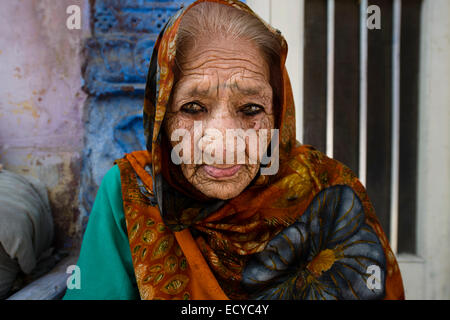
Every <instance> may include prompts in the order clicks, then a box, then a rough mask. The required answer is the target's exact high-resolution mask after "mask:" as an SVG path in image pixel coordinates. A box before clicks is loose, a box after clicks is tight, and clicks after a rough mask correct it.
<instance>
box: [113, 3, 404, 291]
mask: <svg viewBox="0 0 450 320" xmlns="http://www.w3.org/2000/svg"><path fill="white" fill-rule="evenodd" d="M201 2H216V3H220V4H222V5H228V6H233V7H235V8H237V9H239V10H243V11H245V12H247V13H249V14H251V15H255V14H254V13H253V12H252V11H251V10H250V9H249V8H248V7H247V6H246V5H245V4H243V3H241V2H239V1H234V0H199V1H196V2H195V3H193V4H192V5H191V6H189V7H187V8H182V9H181V10H180V11H179V12H178V13H177V14H175V15H174V16H173V17H172V18H171V19H170V20H169V21H168V23H167V24H166V26H165V27H164V29H163V30H162V32H161V34H160V35H159V37H158V39H157V42H156V44H155V48H154V52H153V56H152V59H151V63H150V68H149V73H148V79H147V87H146V92H145V103H144V127H145V132H146V136H147V150H145V151H136V152H132V153H130V154H126V155H125V157H124V158H123V159H119V160H116V163H117V164H118V166H119V168H120V173H121V183H122V195H123V201H124V212H125V218H126V223H127V231H128V237H129V242H130V249H131V253H132V258H133V265H134V269H135V274H136V280H137V284H138V288H139V292H140V295H141V298H142V299H403V298H404V292H403V285H402V279H401V275H400V271H399V267H398V264H397V261H396V259H395V257H394V255H393V253H392V251H391V249H390V247H389V243H388V241H387V239H386V236H385V234H384V232H383V231H382V229H381V227H380V223H379V221H378V219H377V217H376V215H375V212H374V209H373V206H372V204H371V203H370V201H369V198H368V196H367V194H366V191H365V189H364V187H363V186H362V185H361V183H360V182H359V181H358V179H357V177H356V176H355V175H354V174H353V173H352V172H351V170H350V169H348V168H347V167H345V166H344V165H342V164H341V163H339V162H338V161H335V160H333V159H330V158H328V157H326V156H325V155H324V154H322V153H321V152H319V151H317V150H315V149H314V148H313V147H311V146H306V145H300V144H299V143H297V142H296V140H295V112H294V111H295V108H294V103H293V97H292V92H291V86H290V82H289V77H288V74H287V71H286V69H285V66H284V63H285V59H286V56H287V44H286V41H285V40H284V38H283V37H282V36H281V34H280V33H279V32H278V31H277V30H275V29H273V28H272V27H271V26H269V25H267V24H265V23H264V21H263V20H261V21H262V22H263V23H264V24H265V25H266V27H267V28H268V30H270V32H272V33H273V34H274V36H275V37H276V38H277V39H279V41H280V43H281V48H282V49H281V50H282V52H281V57H282V58H281V61H280V70H282V74H281V78H282V89H281V92H279V93H278V94H279V96H280V104H281V105H279V106H276V108H277V112H278V119H279V120H278V122H279V123H278V124H277V128H278V129H279V144H278V145H279V155H280V168H279V171H278V173H277V174H275V175H273V176H263V175H259V176H257V178H255V179H254V181H252V183H251V184H250V185H249V186H248V187H247V188H246V189H245V190H244V191H243V192H242V193H241V194H240V195H239V196H237V197H235V198H233V199H231V200H228V201H222V200H217V199H208V198H207V197H205V196H204V195H203V194H201V193H200V192H199V191H197V190H196V189H195V188H194V187H193V186H192V185H190V184H189V183H188V182H187V181H186V179H185V178H184V177H183V175H182V173H181V170H180V168H179V167H178V166H176V165H174V164H173V163H172V162H171V161H170V158H169V154H170V147H169V144H168V141H167V139H166V138H165V137H164V134H163V133H162V130H161V128H162V123H163V120H164V115H165V112H166V107H167V104H168V102H169V97H170V94H171V90H172V87H173V84H174V69H175V62H174V59H175V53H176V36H177V30H178V26H179V24H180V21H181V19H182V17H183V15H184V13H185V12H186V11H188V10H189V9H190V8H192V7H193V6H195V5H197V4H198V3H201ZM255 16H256V15H255Z"/></svg>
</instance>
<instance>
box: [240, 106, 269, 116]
mask: <svg viewBox="0 0 450 320" xmlns="http://www.w3.org/2000/svg"><path fill="white" fill-rule="evenodd" d="M240 111H241V112H242V113H243V114H245V115H246V116H254V115H257V114H258V113H260V112H263V111H264V107H262V106H260V105H257V104H249V105H246V106H244V107H242V108H241V110H240Z"/></svg>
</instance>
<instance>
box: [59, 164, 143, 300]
mask: <svg viewBox="0 0 450 320" xmlns="http://www.w3.org/2000/svg"><path fill="white" fill-rule="evenodd" d="M77 266H78V267H79V268H80V275H81V278H80V279H81V281H80V287H81V288H80V289H76V288H74V289H67V291H66V294H65V296H64V298H63V299H64V300H91V299H93V300H109V299H111V300H122V299H123V300H132V299H139V291H138V289H137V285H136V278H135V275H134V268H133V262H132V260H131V251H130V247H129V243H128V235H127V229H126V223H125V215H124V212H123V202H122V190H121V184H120V171H119V167H118V166H117V165H115V166H114V167H113V168H111V169H110V170H109V171H108V172H107V173H106V175H105V176H104V178H103V180H102V183H101V185H100V188H99V190H98V192H97V196H96V198H95V203H94V206H93V208H92V211H91V214H90V216H89V222H88V225H87V228H86V232H85V234H84V238H83V242H82V245H81V252H80V257H79V258H78V262H77Z"/></svg>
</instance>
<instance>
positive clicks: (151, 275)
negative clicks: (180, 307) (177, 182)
mask: <svg viewBox="0 0 450 320" xmlns="http://www.w3.org/2000/svg"><path fill="white" fill-rule="evenodd" d="M116 163H117V164H118V166H119V168H120V173H121V180H122V181H121V182H122V196H123V200H124V212H128V213H132V212H136V213H137V214H125V221H126V225H127V232H128V240H129V243H130V249H131V254H132V260H133V265H134V268H135V275H136V281H137V284H138V289H139V293H140V296H141V298H142V299H174V298H176V299H185V298H186V296H189V297H190V294H189V291H186V289H188V288H186V286H187V284H188V283H189V276H188V273H189V268H188V265H187V262H186V259H185V258H184V255H183V253H182V251H181V249H180V247H179V245H178V243H177V241H176V239H175V237H174V235H173V233H172V232H171V231H168V229H167V228H166V227H165V226H164V224H163V223H162V220H161V216H160V214H159V211H158V210H157V209H156V208H155V207H152V206H151V205H150V202H149V201H148V200H147V199H145V198H144V196H143V194H142V191H141V190H140V188H139V185H138V182H137V179H136V173H135V172H134V170H133V168H132V167H131V165H130V164H129V162H128V161H126V160H124V159H120V160H116ZM135 199H139V201H138V202H137V203H136V202H135ZM143 203H145V205H140V206H138V205H139V204H143ZM179 259H180V260H183V261H184V264H183V268H181V266H180V267H179V265H178V264H179V262H178V260H179ZM183 290H184V291H183ZM182 291H183V292H182Z"/></svg>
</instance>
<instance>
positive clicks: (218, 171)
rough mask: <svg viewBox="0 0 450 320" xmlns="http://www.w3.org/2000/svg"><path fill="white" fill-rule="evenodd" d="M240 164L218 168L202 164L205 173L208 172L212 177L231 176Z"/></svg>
mask: <svg viewBox="0 0 450 320" xmlns="http://www.w3.org/2000/svg"><path fill="white" fill-rule="evenodd" d="M241 166H242V165H240V164H237V165H234V166H229V167H223V168H219V167H214V166H210V165H204V166H203V169H204V170H205V171H206V173H207V174H209V175H210V176H212V177H214V178H226V177H231V176H233V175H235V174H236V172H238V171H239V169H240V168H241Z"/></svg>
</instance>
